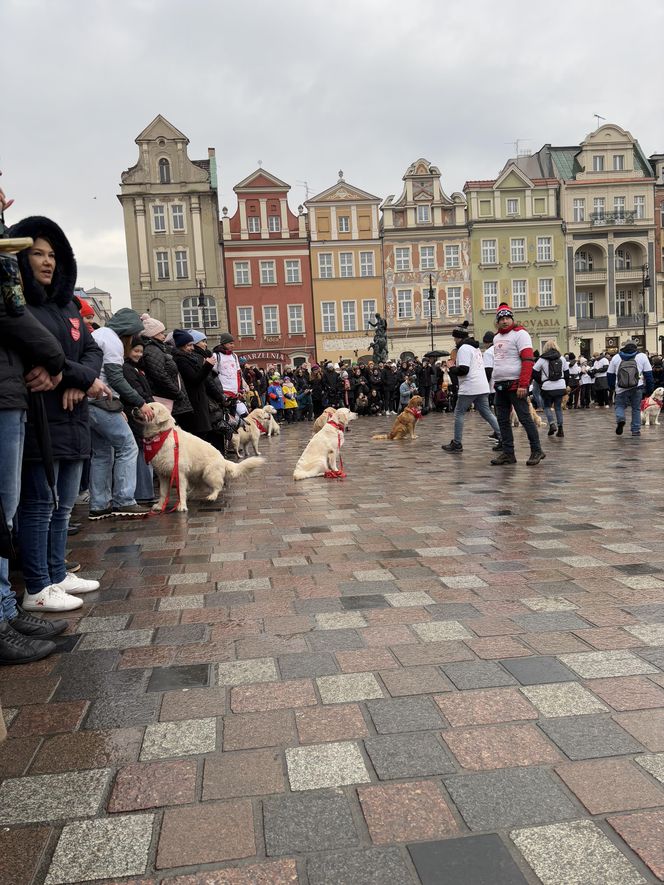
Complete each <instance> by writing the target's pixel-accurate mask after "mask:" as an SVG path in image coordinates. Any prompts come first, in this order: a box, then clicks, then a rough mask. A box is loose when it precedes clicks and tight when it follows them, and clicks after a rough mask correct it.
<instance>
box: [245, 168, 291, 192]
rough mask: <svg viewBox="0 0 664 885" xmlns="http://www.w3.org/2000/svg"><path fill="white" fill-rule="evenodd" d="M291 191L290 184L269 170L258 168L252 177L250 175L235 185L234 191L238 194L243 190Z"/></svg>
mask: <svg viewBox="0 0 664 885" xmlns="http://www.w3.org/2000/svg"><path fill="white" fill-rule="evenodd" d="M275 189H276V190H287V191H289V190H290V184H288V183H287V182H286V181H282V180H281V179H280V178H277V176H276V175H272V173H271V172H268V171H267V169H262V168H258V169H256V171H255V172H252V173H251V175H248V176H247V177H246V178H244V179H242V181H240V182H238V184H236V185H235V187H234V188H233V190H234V191H235V192H236V193H237V192H238V191H243V190H261V191H264V190H275Z"/></svg>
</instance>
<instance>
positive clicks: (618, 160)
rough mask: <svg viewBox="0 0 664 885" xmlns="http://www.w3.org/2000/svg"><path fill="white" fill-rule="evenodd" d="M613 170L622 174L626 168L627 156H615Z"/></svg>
mask: <svg viewBox="0 0 664 885" xmlns="http://www.w3.org/2000/svg"><path fill="white" fill-rule="evenodd" d="M613 168H614V170H615V171H616V172H622V170H623V169H624V168H625V155H624V154H614V155H613Z"/></svg>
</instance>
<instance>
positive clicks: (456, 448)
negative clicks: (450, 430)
mask: <svg viewBox="0 0 664 885" xmlns="http://www.w3.org/2000/svg"><path fill="white" fill-rule="evenodd" d="M441 449H443V451H445V452H463V446H462V445H461V443H458V442H457V441H456V440H454V439H453V440H451V441H450V442H449V443H448V444H447V445H446V446H441Z"/></svg>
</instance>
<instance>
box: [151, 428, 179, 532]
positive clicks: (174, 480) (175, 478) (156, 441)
mask: <svg viewBox="0 0 664 885" xmlns="http://www.w3.org/2000/svg"><path fill="white" fill-rule="evenodd" d="M171 431H172V432H173V470H172V471H171V476H170V479H169V480H168V494H167V495H166V498H165V499H164V503H163V504H162V505H161V510H160V511H159V512H160V513H164V512H166V513H173V511H174V510H175V509H176V508H177V507H178V506H179V504H180V469H179V467H180V443H179V441H178V432H177V430H175V428H174V427H171V428H169V429H168V430H164V431H162V432H161V433H159V434H157V436H151V437H150V438H149V439H145V440H143V457H144V458H145V463H146V464H149V463H150V461H152V459H153V458H154V456H155V455H156V454H157V452H159V451H160V449H161V447H162V446H163V445H164V443H165V442H166V440H167V439H168V436H169V434H170V433H171ZM146 444H147V445H146ZM172 488H175V491H176V493H177V496H178V497H177V501H176V502H175V504H174V505H173V506H172V507H171V509H170V510H166V508H167V507H168V499H169V497H170V494H171V489H172ZM150 515H151V516H156V515H157V514H156V513H155V512H151V513H150Z"/></svg>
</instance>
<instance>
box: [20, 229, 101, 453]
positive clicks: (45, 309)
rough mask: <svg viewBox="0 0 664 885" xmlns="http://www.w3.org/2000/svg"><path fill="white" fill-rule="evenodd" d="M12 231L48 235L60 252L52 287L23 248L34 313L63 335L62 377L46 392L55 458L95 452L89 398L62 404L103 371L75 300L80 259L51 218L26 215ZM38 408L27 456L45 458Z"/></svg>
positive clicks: (30, 416) (30, 418) (27, 291)
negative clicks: (34, 268)
mask: <svg viewBox="0 0 664 885" xmlns="http://www.w3.org/2000/svg"><path fill="white" fill-rule="evenodd" d="M9 234H10V236H12V237H32V238H33V240H34V239H37V238H38V237H42V238H44V239H45V240H47V241H48V242H49V243H50V245H51V247H52V248H53V251H54V252H55V263H56V267H55V273H54V275H53V280H52V282H51V284H50V285H49V286H48V287H44V286H42V285H41V284H40V283H38V282H37V280H36V279H35V277H34V275H33V273H32V268H31V267H30V262H29V260H28V252H29V250H28V249H24V250H23V251H22V252H19V254H18V263H19V267H20V269H21V276H22V278H23V291H24V293H25V300H26V304H27V305H28V309H29V310H30V313H31V314H32V315H33V317H35V318H36V319H37V320H39V322H40V323H41V324H42V326H44V327H45V328H46V329H48V331H49V332H50V333H51V334H52V335H53V336H54V337H55V338H57V340H58V342H59V344H60V346H61V347H62V349H63V351H64V354H65V365H64V369H63V373H62V381H61V383H60V384H59V385H58V387H57V388H56V389H55V390H51V391H48V392H47V393H42V394H39V396H41V397H43V403H44V407H45V411H46V418H47V421H48V427H49V431H50V436H51V446H52V450H53V458H54V460H56V461H57V460H64V461H79V460H82V459H85V458H89V457H90V426H89V415H88V403H87V400H86V399H84V400H82V401H81V402H80V403H78V404H77V405H76V406H74V408H73V409H72V411H66V410H65V409H63V407H62V394H63V392H64V391H65V390H67V389H68V388H70V387H73V388H77V389H78V390H83V391H86V390H88V388H89V387H90V386H91V385H92V384H93V382H94V381H95V380H96V379H97V378H98V377H99V373H100V372H101V364H102V352H101V349H100V348H99V347H98V346H97V345H96V344H95V342H94V340H93V338H92V335H91V334H90V332H89V331H88V328H87V326H86V325H85V322H84V321H83V318H82V317H81V314H80V313H79V311H78V307H77V306H76V304H75V302H74V286H75V284H76V260H75V258H74V253H73V251H72V248H71V245H70V243H69V240H68V239H67V237H66V236H65V235H64V233H63V231H62V230H61V229H60V227H59V226H58V225H57V224H56V223H55V222H54V221H51V220H50V219H49V218H42V217H39V216H32V217H30V218H24V219H23V221H19V222H18V223H17V224H15V225H13V227H11V228H10V230H9ZM41 457H42V455H41V450H40V447H39V442H38V436H37V429H36V425H35V420H34V413H33V408H32V407H30V408H29V409H28V420H27V424H26V430H25V448H24V453H23V460H24V461H39V460H41Z"/></svg>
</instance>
